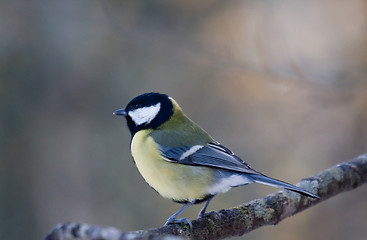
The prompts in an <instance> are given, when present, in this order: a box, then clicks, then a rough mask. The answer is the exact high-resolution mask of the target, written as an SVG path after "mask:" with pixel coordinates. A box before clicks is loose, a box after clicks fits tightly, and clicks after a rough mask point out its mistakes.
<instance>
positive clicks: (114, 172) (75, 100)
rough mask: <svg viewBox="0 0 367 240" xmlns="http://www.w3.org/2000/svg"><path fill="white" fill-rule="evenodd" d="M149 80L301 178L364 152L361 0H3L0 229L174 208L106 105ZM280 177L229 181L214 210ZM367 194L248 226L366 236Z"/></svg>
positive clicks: (0, 233)
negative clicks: (145, 174)
mask: <svg viewBox="0 0 367 240" xmlns="http://www.w3.org/2000/svg"><path fill="white" fill-rule="evenodd" d="M148 91H159V92H162V93H167V94H168V95H170V96H172V97H174V98H175V99H176V100H177V101H178V102H179V103H180V104H181V106H182V108H183V109H184V110H185V112H186V113H187V115H189V116H190V117H191V118H192V119H193V120H194V121H196V122H197V123H199V125H201V126H202V127H203V128H204V129H206V130H207V131H208V132H210V133H211V135H212V136H213V137H214V138H215V139H217V140H218V141H220V142H221V143H223V144H225V145H226V146H227V147H229V148H230V149H232V150H233V151H234V152H235V153H236V154H237V155H239V156H241V157H242V158H244V159H245V160H247V161H248V163H249V164H250V165H251V166H252V167H254V168H255V169H257V170H259V171H261V172H264V173H266V174H268V175H270V176H273V177H275V178H280V179H282V180H285V181H288V182H290V183H296V182H298V181H299V180H300V179H302V178H304V177H308V176H312V175H314V174H315V173H317V172H319V171H321V170H323V169H326V168H328V167H331V166H333V165H335V164H337V163H339V162H342V161H345V160H348V159H350V158H353V157H356V156H358V155H360V154H362V153H365V152H367V2H366V1H365V0H351V1H335V0H326V1H315V0H311V1H265V0H258V1H232V0H229V1H218V0H217V1H207V0H205V1H194V0H188V1H118V0H106V1H71V0H65V1H56V0H49V1H38V0H31V1H30V0H28V1H26V0H11V1H6V0H2V1H0V124H1V125H0V239H41V238H43V237H44V236H45V235H46V234H47V232H48V231H49V230H50V229H51V228H52V227H53V226H54V225H56V224H57V223H60V222H65V221H74V222H84V223H89V224H98V225H109V226H115V227H117V228H119V229H121V230H123V231H130V230H138V229H145V228H152V227H157V226H161V225H162V224H163V223H164V222H165V220H166V219H167V218H168V217H169V216H170V215H171V214H172V213H173V212H175V211H176V210H178V209H179V208H180V207H181V206H180V205H179V204H176V203H173V202H172V201H170V200H166V199H163V198H161V197H160V196H159V195H158V194H156V193H155V192H154V191H153V190H152V189H151V188H150V187H149V186H148V185H147V184H146V183H145V182H144V180H143V179H142V178H141V176H140V174H139V173H138V171H137V169H136V168H135V166H134V163H133V161H132V158H131V156H130V150H129V143H130V133H129V132H128V129H127V127H126V123H125V121H124V119H122V118H118V117H115V116H113V115H112V112H113V111H114V110H116V109H119V108H122V107H124V106H125V105H126V104H127V103H128V102H129V101H130V100H131V99H132V98H133V97H135V96H137V95H139V94H141V93H144V92H148ZM275 191H277V189H274V188H271V187H266V186H262V185H257V184H252V185H250V186H246V187H242V188H236V189H233V190H231V191H230V192H229V193H227V194H223V195H220V196H218V197H217V198H216V199H214V200H213V201H212V203H211V205H210V206H209V210H220V209H223V208H229V207H233V206H236V205H239V204H242V203H245V202H248V201H250V200H252V199H256V198H260V197H263V196H265V195H267V194H270V193H273V192H275ZM366 197H367V187H366V186H363V187H361V188H359V189H356V190H354V191H351V192H348V193H343V194H341V195H338V196H336V197H334V198H332V199H329V200H327V201H325V202H323V203H321V204H319V205H317V206H315V207H313V208H311V209H309V210H307V211H304V212H302V213H300V214H297V215H296V216H294V217H292V218H289V219H286V220H285V221H283V222H281V223H280V224H279V225H278V226H276V227H263V228H260V229H257V230H256V231H253V232H250V233H249V234H247V235H245V236H243V237H242V238H243V239H244V238H246V239H252V240H255V239H270V238H271V239H284V240H287V239H301V240H302V239H321V238H322V239H336V240H338V239H365V236H366V234H367V230H366V226H367V211H366V209H367V201H366ZM200 208H201V205H199V206H195V207H193V208H191V209H189V210H187V211H186V212H185V214H183V216H184V217H189V218H191V219H193V218H195V217H196V214H197V213H198V211H199V209H200ZM242 238H239V239H242Z"/></svg>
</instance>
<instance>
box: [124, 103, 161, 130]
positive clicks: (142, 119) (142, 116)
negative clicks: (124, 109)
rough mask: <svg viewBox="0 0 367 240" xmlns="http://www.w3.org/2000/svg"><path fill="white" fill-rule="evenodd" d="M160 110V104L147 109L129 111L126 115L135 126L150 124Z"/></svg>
mask: <svg viewBox="0 0 367 240" xmlns="http://www.w3.org/2000/svg"><path fill="white" fill-rule="evenodd" d="M160 110H161V103H157V104H155V105H152V106H149V107H143V108H138V109H135V110H133V111H130V112H129V113H128V114H129V116H130V117H131V119H132V120H133V121H134V122H135V125H136V126H139V125H142V124H148V123H150V122H151V121H152V120H153V119H154V118H155V117H156V116H157V114H158V113H159V111H160Z"/></svg>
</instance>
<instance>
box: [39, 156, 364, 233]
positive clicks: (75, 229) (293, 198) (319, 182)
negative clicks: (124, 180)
mask: <svg viewBox="0 0 367 240" xmlns="http://www.w3.org/2000/svg"><path fill="white" fill-rule="evenodd" d="M366 182H367V153H365V154H363V155H361V156H359V157H357V158H355V159H352V160H349V161H347V162H344V163H340V164H338V165H336V166H334V167H331V168H329V169H326V170H324V171H322V172H320V173H318V174H316V175H315V176H313V177H310V178H306V179H303V180H302V181H300V182H299V183H298V184H297V185H298V186H299V187H302V188H303V189H305V190H308V191H310V192H313V193H317V194H318V195H319V196H320V199H310V198H307V197H304V196H302V195H300V194H297V193H293V192H289V191H280V192H277V193H275V194H271V195H268V196H266V197H264V198H262V199H256V200H253V201H251V202H249V203H246V204H244V205H240V206H238V207H235V208H232V209H227V210H221V211H219V212H209V213H207V214H205V215H204V217H203V218H200V219H197V220H195V221H193V222H192V224H193V231H191V230H190V228H189V227H188V226H185V225H184V224H174V225H170V226H166V227H160V228H154V229H147V230H141V231H133V232H124V233H123V232H121V231H119V230H117V229H115V228H112V227H99V226H89V225H87V224H76V223H66V224H60V225H58V226H56V227H55V228H54V229H53V230H52V231H51V232H50V233H49V235H48V236H47V237H46V240H61V239H86V240H89V239H91V240H97V239H98V240H125V239H126V240H127V239H129V240H133V239H134V240H135V239H186V238H191V239H222V238H225V237H230V236H238V235H242V234H244V233H247V232H249V231H252V230H254V229H256V228H258V227H261V226H264V225H275V224H277V223H279V222H280V221H281V220H283V219H284V218H287V217H290V216H292V215H294V214H296V213H298V212H300V211H303V210H305V209H307V208H309V207H311V206H313V205H315V204H317V203H320V202H322V201H324V200H326V199H328V198H330V197H332V196H335V195H337V194H340V193H342V192H345V191H349V190H352V189H354V188H357V187H359V186H361V185H362V184H364V183H366Z"/></svg>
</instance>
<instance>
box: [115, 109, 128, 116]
mask: <svg viewBox="0 0 367 240" xmlns="http://www.w3.org/2000/svg"><path fill="white" fill-rule="evenodd" d="M113 115H120V116H124V117H126V116H127V112H126V111H125V109H123V108H122V109H119V110H116V111H114V112H113Z"/></svg>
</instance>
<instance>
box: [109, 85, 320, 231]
mask: <svg viewBox="0 0 367 240" xmlns="http://www.w3.org/2000/svg"><path fill="white" fill-rule="evenodd" d="M113 114H114V115H118V116H123V117H125V118H126V121H127V126H128V129H129V130H130V133H131V144H130V150H131V155H132V157H133V160H134V162H135V165H136V167H137V168H138V170H139V172H140V174H141V175H142V177H143V178H144V179H145V181H146V182H147V183H148V184H149V185H150V186H151V187H152V188H153V189H154V190H155V191H156V192H158V193H159V194H160V195H161V196H162V197H164V198H168V199H172V200H173V201H175V202H177V203H181V204H184V205H183V207H181V208H180V209H179V210H178V211H177V212H175V213H174V214H173V215H172V216H171V217H169V218H168V219H167V221H166V222H165V224H164V226H166V225H169V224H175V223H185V224H189V225H190V228H192V223H191V221H190V220H189V219H187V218H180V219H177V217H178V216H179V214H181V213H182V212H183V211H184V210H185V209H187V208H188V207H189V206H191V205H193V204H199V203H205V204H204V206H203V208H202V209H201V210H200V212H199V214H198V218H200V217H202V216H203V215H204V213H205V212H206V209H207V207H208V205H209V203H210V201H211V200H212V199H213V197H214V196H216V195H217V194H219V193H225V192H227V191H228V190H230V189H231V188H233V187H239V186H243V185H246V184H250V183H254V182H256V183H262V184H266V185H270V186H273V187H277V188H283V189H286V190H290V191H294V192H297V193H299V194H302V195H304V196H307V197H309V198H315V199H316V198H319V196H317V195H316V194H314V193H311V192H309V191H306V190H303V189H301V188H299V187H296V186H294V185H291V184H289V183H286V182H283V181H280V180H277V179H274V178H271V177H268V176H266V175H264V174H262V173H260V172H258V171H257V170H255V169H253V168H251V167H250V166H249V165H248V164H247V163H246V162H245V161H243V160H242V159H241V158H240V157H238V156H237V155H235V154H234V153H233V152H232V151H231V150H229V149H228V148H227V147H225V146H224V145H222V144H221V143H219V142H218V141H216V140H214V139H213V138H212V137H211V136H210V135H209V134H208V133H207V132H206V131H204V130H203V129H202V128H201V127H200V126H199V125H197V124H196V123H195V122H193V121H192V120H191V119H190V118H189V117H187V116H186V115H185V113H184V112H183V110H182V108H181V107H180V106H179V104H178V103H177V102H176V101H175V100H174V99H173V98H172V97H169V96H168V95H166V94H161V93H157V92H149V93H144V94H141V95H139V96H137V97H135V98H134V99H132V100H131V101H130V102H129V103H128V104H127V105H126V107H125V108H122V109H119V110H116V111H115V112H113Z"/></svg>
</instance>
